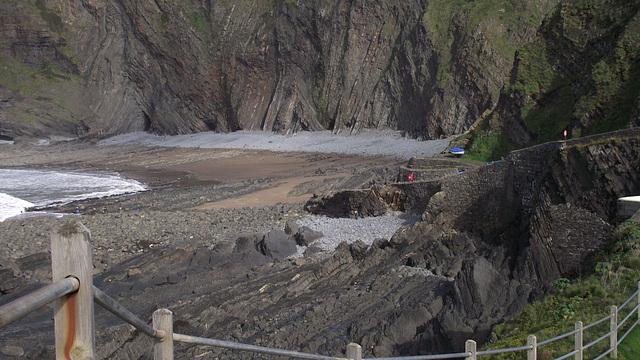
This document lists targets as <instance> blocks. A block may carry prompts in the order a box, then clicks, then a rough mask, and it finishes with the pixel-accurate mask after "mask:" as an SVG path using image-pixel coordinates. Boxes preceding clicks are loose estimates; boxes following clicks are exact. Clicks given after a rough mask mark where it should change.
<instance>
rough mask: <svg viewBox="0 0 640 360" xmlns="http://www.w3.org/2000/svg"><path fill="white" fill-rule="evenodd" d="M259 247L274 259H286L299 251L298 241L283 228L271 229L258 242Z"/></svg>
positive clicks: (264, 253) (263, 252)
mask: <svg viewBox="0 0 640 360" xmlns="http://www.w3.org/2000/svg"><path fill="white" fill-rule="evenodd" d="M257 249H258V251H259V252H261V253H262V254H263V255H265V256H268V257H270V258H273V259H284V258H287V257H289V256H291V255H293V254H295V253H296V252H297V251H298V248H297V247H296V242H295V241H294V240H293V239H292V238H291V237H289V236H288V235H287V234H286V233H285V232H284V231H283V230H272V231H269V232H268V233H267V234H265V236H264V237H263V238H262V240H261V241H260V242H259V243H258V244H257Z"/></svg>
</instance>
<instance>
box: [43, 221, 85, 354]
mask: <svg viewBox="0 0 640 360" xmlns="http://www.w3.org/2000/svg"><path fill="white" fill-rule="evenodd" d="M90 239H91V233H90V232H89V229H87V228H86V227H85V226H84V225H82V224H80V223H79V222H71V221H68V222H66V223H64V224H63V225H62V226H60V227H58V228H56V229H54V230H53V231H52V233H51V266H52V275H53V282H56V281H60V280H63V279H65V278H68V277H75V278H77V279H78V280H79V281H80V288H79V289H78V292H77V293H74V294H71V295H67V296H65V297H63V298H60V299H58V300H56V301H55V302H54V304H53V311H54V322H55V345H56V359H59V360H71V359H74V360H76V359H77V360H85V359H95V340H94V339H95V326H94V319H93V306H94V305H93V262H92V260H91V255H92V254H91V251H92V250H91V243H90Z"/></svg>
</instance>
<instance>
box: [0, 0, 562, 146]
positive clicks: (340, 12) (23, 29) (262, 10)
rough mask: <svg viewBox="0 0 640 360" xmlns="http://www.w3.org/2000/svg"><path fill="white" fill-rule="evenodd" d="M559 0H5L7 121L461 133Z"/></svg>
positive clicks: (11, 125) (1, 87)
mask: <svg viewBox="0 0 640 360" xmlns="http://www.w3.org/2000/svg"><path fill="white" fill-rule="evenodd" d="M553 3H555V1H552V0H546V1H538V2H536V3H535V4H532V3H531V2H530V1H524V0H518V1H512V2H509V3H505V4H496V3H494V2H491V1H477V2H472V3H462V2H460V3H458V2H456V3H455V4H452V3H451V2H450V1H445V0H438V1H425V0H410V1H403V2H394V1H384V0H376V1H361V0H341V1H337V2H336V1H314V2H302V1H298V2H294V1H284V0H273V1H264V0H263V1H245V0H242V1H234V2H227V1H217V2H214V1H194V0H190V1H169V0H158V1H149V0H142V1H134V0H117V1H104V0H83V1H68V0H36V1H35V2H21V1H17V0H12V1H5V2H3V3H2V4H0V7H1V8H2V14H3V15H1V16H2V25H1V26H0V34H1V35H2V36H3V38H5V39H8V41H5V42H3V43H2V44H0V65H2V66H4V67H5V68H6V69H11V70H10V72H9V73H7V75H5V76H2V78H1V79H0V100H1V101H0V133H2V134H4V135H9V136H15V135H38V134H40V135H42V134H50V133H51V132H54V133H55V132H59V133H63V134H64V133H66V134H86V133H98V134H100V133H104V134H111V133H121V132H128V131H137V130H149V131H153V132H156V133H164V134H177V133H190V132H198V131H206V130H215V131H221V132H226V131H234V130H239V129H246V130H265V131H278V132H290V131H301V130H321V129H331V130H333V131H335V132H341V131H358V130H360V129H362V128H376V129H380V128H392V129H398V130H402V131H405V132H406V133H407V134H408V135H410V136H416V137H423V138H437V137H440V136H445V135H450V134H454V133H460V132H462V131H463V130H465V129H467V128H468V127H469V125H470V124H472V123H473V122H474V121H475V120H476V119H477V118H478V117H479V116H480V115H481V114H482V113H483V112H484V111H485V110H487V109H489V108H492V107H493V106H494V104H495V103H496V102H497V100H498V95H499V91H500V89H501V88H502V86H503V84H504V82H505V80H506V76H507V75H508V74H509V72H510V70H511V67H512V63H513V55H514V51H515V49H516V48H517V47H519V46H522V45H523V44H525V43H527V41H529V40H530V39H531V38H532V37H533V36H534V35H535V32H536V28H537V27H538V25H539V24H540V22H541V20H542V18H543V16H544V15H545V14H546V13H547V12H548V11H549V10H550V9H551V6H552V5H553Z"/></svg>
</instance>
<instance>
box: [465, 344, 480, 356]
mask: <svg viewBox="0 0 640 360" xmlns="http://www.w3.org/2000/svg"><path fill="white" fill-rule="evenodd" d="M477 348H478V346H477V344H476V342H475V341H473V340H467V341H466V342H465V343H464V351H465V352H468V353H471V356H468V357H467V358H465V360H477V359H478V354H477V351H478V349H477Z"/></svg>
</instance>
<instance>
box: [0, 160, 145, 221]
mask: <svg viewBox="0 0 640 360" xmlns="http://www.w3.org/2000/svg"><path fill="white" fill-rule="evenodd" d="M144 190H146V187H145V186H144V185H143V184H141V183H139V182H138V181H136V180H132V179H124V178H122V177H120V176H119V175H117V174H106V173H104V174H102V173H82V172H74V171H57V170H25V169H0V194H2V195H3V196H2V197H0V221H3V220H5V219H7V218H9V217H12V216H15V215H18V214H20V213H21V212H24V210H25V209H26V208H29V207H45V206H49V205H54V204H65V203H69V202H71V201H76V200H82V199H89V198H100V197H106V196H113V195H121V194H128V193H134V192H139V191H144Z"/></svg>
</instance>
